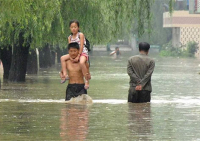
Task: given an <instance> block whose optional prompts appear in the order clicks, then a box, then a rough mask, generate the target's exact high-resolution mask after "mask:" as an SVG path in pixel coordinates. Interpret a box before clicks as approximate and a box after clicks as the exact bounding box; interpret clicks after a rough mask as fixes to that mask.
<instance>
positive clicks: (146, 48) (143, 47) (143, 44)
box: [139, 42, 150, 52]
mask: <svg viewBox="0 0 200 141" xmlns="http://www.w3.org/2000/svg"><path fill="white" fill-rule="evenodd" d="M149 49H150V45H149V44H148V43H146V42H141V43H139V51H145V52H148V51H149Z"/></svg>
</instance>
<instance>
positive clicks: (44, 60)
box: [39, 44, 52, 68]
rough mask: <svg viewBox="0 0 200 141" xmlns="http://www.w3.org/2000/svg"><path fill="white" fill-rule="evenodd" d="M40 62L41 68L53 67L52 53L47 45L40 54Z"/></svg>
mask: <svg viewBox="0 0 200 141" xmlns="http://www.w3.org/2000/svg"><path fill="white" fill-rule="evenodd" d="M39 57H40V58H39V60H40V67H41V68H48V67H51V65H52V63H51V51H50V47H49V44H46V45H45V47H44V48H43V49H42V50H40V52H39Z"/></svg>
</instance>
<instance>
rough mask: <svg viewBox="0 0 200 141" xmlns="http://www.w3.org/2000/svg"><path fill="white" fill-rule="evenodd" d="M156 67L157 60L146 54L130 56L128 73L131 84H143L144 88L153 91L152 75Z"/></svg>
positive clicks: (134, 85)
mask: <svg viewBox="0 0 200 141" xmlns="http://www.w3.org/2000/svg"><path fill="white" fill-rule="evenodd" d="M154 67H155V61H154V60H153V59H151V58H150V57H148V56H147V55H145V54H140V55H136V56H133V57H131V58H129V60H128V65H127V73H128V75H129V76H130V82H129V84H130V86H132V87H136V86H137V85H142V90H147V91H152V87H151V75H152V73H153V70H154Z"/></svg>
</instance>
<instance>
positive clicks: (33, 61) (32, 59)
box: [26, 50, 38, 74]
mask: <svg viewBox="0 0 200 141" xmlns="http://www.w3.org/2000/svg"><path fill="white" fill-rule="evenodd" d="M26 73H27V74H37V73H38V66H37V54H36V50H31V53H29V55H28V63H27V71H26Z"/></svg>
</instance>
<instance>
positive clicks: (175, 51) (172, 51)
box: [159, 41, 198, 57]
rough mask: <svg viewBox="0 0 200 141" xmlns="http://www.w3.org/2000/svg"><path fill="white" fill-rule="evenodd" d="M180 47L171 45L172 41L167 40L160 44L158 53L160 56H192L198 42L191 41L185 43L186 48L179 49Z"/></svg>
mask: <svg viewBox="0 0 200 141" xmlns="http://www.w3.org/2000/svg"><path fill="white" fill-rule="evenodd" d="M182 47H183V46H182ZM182 47H173V45H172V43H171V42H169V43H167V44H164V45H163V46H162V48H161V50H160V53H159V54H160V56H173V57H194V55H195V52H196V51H197V49H198V44H197V43H196V42H194V41H192V42H188V43H187V45H186V49H181V48H182Z"/></svg>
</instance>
